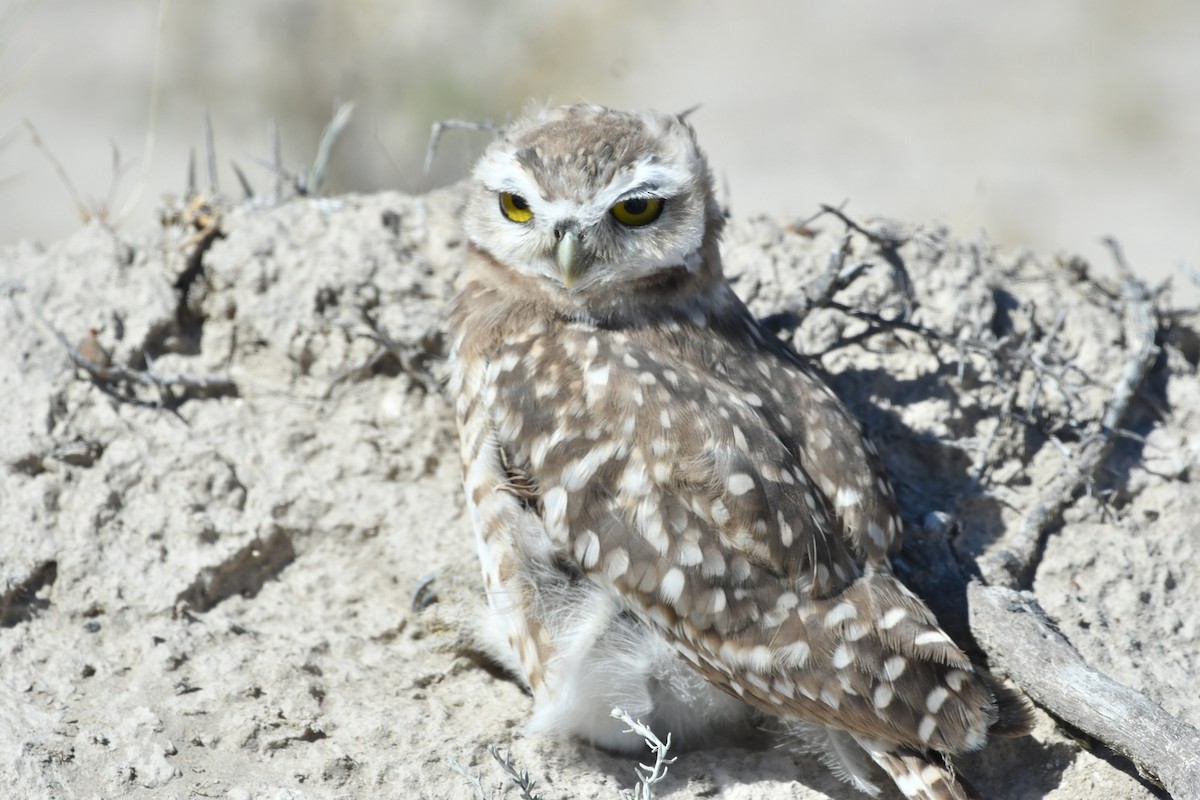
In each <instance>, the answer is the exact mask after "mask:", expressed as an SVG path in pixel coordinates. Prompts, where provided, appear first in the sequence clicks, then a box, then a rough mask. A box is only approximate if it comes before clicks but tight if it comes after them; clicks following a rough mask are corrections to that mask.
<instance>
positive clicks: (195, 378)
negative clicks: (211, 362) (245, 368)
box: [34, 309, 237, 395]
mask: <svg viewBox="0 0 1200 800" xmlns="http://www.w3.org/2000/svg"><path fill="white" fill-rule="evenodd" d="M34 313H35V314H37V317H38V319H40V320H41V321H42V324H43V325H45V326H46V329H47V330H49V331H50V333H52V334H54V338H56V339H58V342H59V344H61V345H62V346H63V349H64V350H66V351H67V355H68V356H70V358H71V361H72V362H73V363H74V364H75V366H76V367H78V368H79V369H81V370H83V371H84V372H86V373H87V374H88V375H89V376H90V377H91V378H92V380H94V381H95V382H97V383H99V384H113V383H126V384H135V385H139V386H150V387H154V388H155V389H157V390H158V391H159V392H160V393H165V392H166V390H168V389H172V388H180V389H183V390H184V391H187V392H192V393H195V394H199V395H213V394H228V393H236V392H237V384H236V383H235V382H234V380H233V379H232V378H229V377H227V376H224V375H185V374H182V373H174V374H171V373H166V374H164V373H160V372H157V371H156V370H155V369H154V365H153V363H152V362H150V360H149V358H147V367H146V369H144V370H135V369H129V368H128V367H123V366H120V365H106V364H103V363H101V362H97V361H93V360H92V359H90V358H87V357H86V356H85V355H84V354H83V353H82V352H80V349H79V348H78V347H76V346H75V345H73V344H71V342H70V341H69V340H68V339H67V337H66V335H64V334H63V332H62V331H60V330H59V329H58V328H56V327H54V325H52V324H51V323H50V321H49V320H48V319H46V318H45V317H44V316H43V315H42V313H41V312H40V311H38V310H37V309H34ZM102 360H103V359H102Z"/></svg>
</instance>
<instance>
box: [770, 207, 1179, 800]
mask: <svg viewBox="0 0 1200 800" xmlns="http://www.w3.org/2000/svg"><path fill="white" fill-rule="evenodd" d="M823 211H825V212H827V213H831V214H834V215H835V216H837V217H838V218H839V219H841V220H842V221H843V223H845V225H846V226H847V233H846V236H849V233H850V231H857V232H859V233H861V234H863V235H864V236H867V238H868V239H870V240H871V241H872V242H873V243H875V245H876V246H877V249H879V250H880V251H881V253H883V252H890V255H891V257H892V258H895V256H896V254H895V250H894V245H893V244H892V243H891V241H890V240H888V239H880V238H879V237H877V236H875V235H872V234H871V233H870V232H869V231H867V230H866V229H864V228H863V227H862V226H860V225H858V224H857V223H855V222H854V221H853V220H851V219H850V218H848V217H847V216H846V215H845V214H844V213H843V212H841V211H840V210H838V209H833V208H830V207H828V206H826V207H824V208H823ZM1107 243H1108V245H1109V247H1110V248H1111V250H1112V253H1113V257H1114V261H1115V262H1116V265H1117V268H1118V271H1119V274H1120V288H1119V291H1118V292H1115V293H1114V292H1111V291H1106V290H1104V289H1103V287H1100V286H1098V285H1097V286H1095V288H1096V289H1099V290H1100V294H1102V295H1103V296H1105V297H1107V298H1109V299H1110V300H1111V301H1113V302H1117V303H1119V304H1120V307H1121V312H1122V317H1123V319H1124V321H1125V335H1124V340H1125V342H1126V348H1125V355H1124V362H1123V366H1122V369H1121V372H1120V375H1119V377H1118V378H1117V381H1116V383H1115V384H1114V385H1112V387H1111V389H1110V390H1109V392H1108V399H1107V401H1106V403H1105V404H1104V409H1103V414H1102V415H1097V416H1096V417H1094V418H1092V419H1083V420H1080V419H1076V418H1075V409H1077V408H1079V407H1080V406H1083V405H1084V404H1083V403H1082V402H1081V401H1079V399H1078V395H1077V393H1076V391H1075V387H1076V385H1077V383H1076V382H1079V381H1082V382H1083V383H1085V384H1091V385H1101V384H1100V382H1099V381H1097V380H1096V379H1095V378H1093V377H1092V376H1090V375H1088V374H1086V373H1085V372H1083V371H1082V370H1080V369H1078V368H1077V367H1074V366H1073V365H1072V364H1071V363H1070V362H1069V360H1067V359H1065V358H1061V357H1059V356H1057V355H1056V353H1055V340H1056V339H1057V337H1058V336H1059V334H1060V333H1061V330H1062V327H1063V323H1064V319H1065V318H1064V315H1063V314H1059V315H1058V316H1057V317H1056V319H1055V322H1054V323H1053V324H1052V325H1051V326H1050V328H1049V329H1048V330H1047V331H1037V326H1036V323H1035V322H1034V320H1033V317H1032V314H1030V317H1029V319H1028V320H1027V321H1028V322H1029V323H1030V328H1029V330H1028V331H1027V333H1026V335H1024V336H1022V337H1019V338H1017V339H1014V338H1012V337H1003V338H996V337H994V336H993V337H991V338H990V340H989V339H987V338H984V337H982V336H981V335H980V333H979V331H976V332H975V334H974V335H968V336H963V335H959V336H951V335H949V334H946V333H942V332H940V331H937V330H934V329H931V328H928V327H926V326H924V325H920V324H918V323H914V322H912V321H911V320H909V319H907V318H906V316H905V315H901V316H899V317H897V318H894V319H890V318H885V317H883V316H882V315H880V314H879V313H877V312H873V311H864V310H861V309H858V308H854V307H851V306H847V305H845V304H842V303H839V302H837V301H836V300H834V296H835V295H836V294H837V293H838V292H839V291H841V290H842V289H844V288H846V287H847V286H849V285H850V283H851V282H853V280H854V278H855V277H857V276H858V275H859V274H861V273H862V271H863V270H862V269H861V268H857V269H854V270H847V269H845V267H844V266H843V261H844V254H845V253H847V252H848V250H847V246H846V238H845V237H843V240H842V245H841V247H840V248H838V250H837V251H835V254H834V257H833V258H831V261H830V266H829V268H828V269H827V270H826V273H825V275H824V276H823V277H822V278H821V279H819V280H818V281H817V282H816V285H815V287H814V291H813V292H812V293H811V294H810V297H811V298H812V299H811V300H809V301H808V304H807V305H806V307H805V308H803V309H798V310H793V311H789V312H785V315H786V316H787V318H789V319H798V318H800V317H801V316H802V315H803V314H805V313H808V312H809V311H811V310H813V309H816V308H824V309H829V310H833V311H836V312H839V313H842V314H844V315H846V316H849V317H852V318H854V319H857V320H860V321H863V322H866V323H867V324H868V328H867V330H866V331H864V332H861V333H858V334H855V335H854V336H852V337H845V339H843V340H842V341H839V342H838V343H836V344H835V345H834V347H841V346H846V345H847V344H860V343H862V342H865V341H867V340H868V339H870V338H871V337H873V336H875V335H877V334H882V333H889V334H892V335H895V334H897V333H898V332H906V333H911V334H916V335H918V336H920V337H921V338H923V339H924V340H925V341H926V342H927V343H928V345H929V347H930V350H931V352H933V354H934V356H935V358H938V361H939V362H940V361H941V359H940V357H939V356H938V352H939V349H940V348H943V347H945V348H952V349H953V350H954V351H955V353H956V354H957V357H958V359H959V377H960V379H961V376H962V364H963V359H964V356H965V353H966V352H971V353H973V354H976V355H979V356H982V357H984V358H986V359H988V360H990V361H991V362H992V364H993V367H994V370H995V376H996V377H995V379H994V383H995V384H996V385H997V386H1006V388H1005V389H1003V393H1002V395H1001V400H1000V402H999V404H998V406H996V407H995V408H996V419H995V422H994V426H993V427H992V429H991V430H990V432H989V434H988V436H987V437H986V439H985V440H984V441H983V442H982V444H981V449H980V451H979V452H978V453H977V456H976V459H975V462H974V476H975V479H976V481H980V480H982V478H983V477H984V474H985V472H986V466H987V464H988V463H989V459H990V456H991V452H990V451H991V449H992V447H993V442H994V440H995V438H996V436H997V434H998V432H999V431H1000V430H1001V429H1002V427H1003V426H1005V425H1009V424H1013V423H1014V422H1019V423H1023V424H1027V425H1028V424H1036V422H1037V420H1036V419H1035V417H1034V413H1035V407H1036V404H1037V402H1038V398H1039V396H1040V394H1041V392H1042V391H1043V388H1044V385H1045V383H1046V382H1047V381H1052V382H1053V383H1054V384H1055V385H1056V386H1057V387H1058V389H1059V391H1060V392H1061V394H1062V396H1063V399H1064V402H1065V405H1066V408H1067V412H1068V417H1069V420H1068V424H1070V425H1071V426H1072V427H1074V428H1075V429H1076V430H1077V432H1078V433H1079V444H1078V445H1077V446H1076V447H1075V448H1074V449H1073V450H1072V449H1070V448H1068V447H1067V446H1066V445H1065V444H1063V443H1062V442H1060V441H1058V440H1057V438H1056V437H1055V436H1054V432H1053V431H1044V433H1045V434H1046V435H1047V436H1048V437H1049V438H1050V439H1051V440H1052V441H1055V442H1056V443H1057V444H1058V445H1059V447H1060V449H1062V450H1063V451H1064V457H1065V461H1066V463H1065V465H1064V467H1063V470H1062V471H1061V473H1060V475H1059V477H1058V479H1057V480H1055V481H1054V482H1053V483H1052V484H1051V485H1050V486H1049V487H1048V488H1047V489H1046V491H1045V492H1043V493H1042V495H1041V496H1040V498H1039V499H1038V502H1037V503H1036V504H1035V505H1034V507H1033V510H1032V511H1030V512H1029V513H1028V514H1027V515H1026V516H1025V518H1024V520H1023V521H1022V523H1021V526H1020V528H1019V529H1018V530H1017V531H1016V532H1015V533H1013V534H1011V535H1010V536H1008V537H1007V539H1006V540H1004V541H1003V544H1002V546H1000V547H997V548H994V549H993V550H992V551H990V552H988V553H986V554H984V555H983V556H981V557H979V558H977V559H976V561H975V564H974V567H975V568H976V569H977V570H978V572H979V573H980V574H981V576H982V577H983V579H984V581H985V582H986V583H987V584H989V585H987V586H984V585H981V584H979V583H973V584H972V585H971V586H970V588H969V590H968V591H969V604H970V626H971V632H972V634H973V635H974V636H975V638H976V639H977V642H978V644H979V645H980V646H981V647H982V649H983V650H984V652H985V653H986V654H987V656H988V659H989V661H990V663H992V664H993V665H994V666H995V667H996V668H998V669H1000V670H1002V671H1003V672H1004V673H1005V674H1007V675H1008V676H1009V677H1010V678H1011V679H1012V680H1013V681H1014V682H1015V683H1017V684H1018V685H1019V686H1020V687H1021V688H1022V689H1023V690H1025V691H1026V693H1027V694H1029V695H1030V697H1031V698H1032V699H1033V700H1034V701H1035V702H1036V703H1038V705H1040V706H1041V707H1042V708H1044V709H1045V710H1046V711H1048V712H1049V713H1050V714H1051V715H1053V716H1054V717H1056V718H1058V719H1061V720H1063V721H1065V722H1067V723H1068V724H1070V725H1072V726H1074V727H1075V728H1077V729H1079V730H1081V731H1083V732H1084V733H1086V734H1087V735H1089V736H1092V737H1094V738H1095V739H1096V740H1097V741H1098V742H1100V743H1101V745H1103V747H1104V748H1108V749H1109V750H1110V751H1111V752H1116V753H1119V754H1121V755H1123V756H1125V757H1127V758H1129V759H1130V760H1131V761H1132V762H1133V764H1134V765H1135V767H1136V768H1137V769H1138V771H1139V772H1141V773H1142V774H1143V775H1146V776H1148V777H1149V778H1150V779H1151V780H1154V781H1156V782H1160V783H1161V785H1163V786H1164V787H1166V788H1167V789H1168V790H1169V791H1170V792H1171V793H1172V794H1173V796H1175V797H1178V798H1196V797H1200V790H1198V788H1197V787H1200V757H1197V755H1196V753H1197V752H1200V734H1198V733H1197V731H1196V730H1195V729H1194V728H1192V727H1191V726H1189V725H1186V724H1184V723H1182V722H1180V721H1179V720H1176V719H1175V718H1173V717H1172V716H1171V715H1170V714H1168V713H1167V712H1166V711H1164V710H1163V709H1162V708H1161V707H1159V706H1158V705H1157V704H1155V703H1154V702H1153V701H1151V700H1150V699H1149V698H1147V697H1146V696H1145V695H1143V694H1142V693H1140V692H1137V691H1135V690H1133V689H1130V688H1128V687H1125V686H1122V685H1120V684H1118V683H1116V682H1115V681H1113V680H1111V679H1110V678H1108V677H1107V676H1105V675H1103V674H1101V673H1099V672H1098V671H1096V670H1094V669H1092V668H1091V667H1089V666H1088V665H1087V664H1086V663H1085V662H1084V661H1083V659H1082V657H1081V656H1080V655H1079V654H1078V653H1077V652H1076V651H1075V649H1074V648H1073V647H1072V646H1071V645H1070V643H1069V642H1067V641H1066V639H1065V638H1063V637H1062V635H1061V634H1059V633H1058V632H1057V631H1056V630H1054V628H1053V626H1052V625H1051V624H1050V622H1049V621H1048V620H1047V619H1046V618H1045V616H1044V612H1042V611H1041V609H1040V607H1037V605H1036V603H1035V602H1031V601H1030V600H1029V599H1028V598H1027V597H1026V596H1024V595H1021V594H1019V593H1018V592H1017V590H1018V589H1020V588H1022V587H1024V586H1027V585H1028V582H1029V581H1030V580H1031V578H1032V575H1033V572H1034V570H1035V569H1036V567H1037V563H1038V560H1039V559H1040V557H1041V554H1042V550H1043V546H1044V542H1045V537H1046V536H1047V535H1048V534H1049V532H1050V531H1051V530H1052V529H1053V528H1054V527H1055V526H1057V525H1059V524H1061V521H1062V517H1063V513H1064V512H1065V511H1066V510H1067V509H1068V508H1069V507H1070V506H1071V505H1072V504H1073V503H1074V502H1075V501H1076V500H1077V499H1078V497H1079V496H1080V495H1081V494H1083V493H1084V492H1085V491H1087V490H1089V489H1090V488H1091V487H1092V486H1093V485H1094V484H1095V483H1096V482H1097V479H1098V475H1099V474H1100V471H1101V469H1102V468H1103V466H1104V463H1105V461H1106V460H1107V458H1108V456H1109V454H1110V453H1111V451H1112V448H1113V445H1114V443H1115V442H1116V440H1117V439H1118V438H1119V437H1120V436H1121V435H1122V433H1123V431H1122V426H1123V425H1124V424H1125V423H1126V420H1127V417H1128V415H1129V412H1130V408H1131V405H1132V404H1133V402H1134V400H1135V399H1136V398H1137V396H1138V395H1139V393H1140V392H1141V391H1142V389H1143V388H1144V385H1145V382H1146V380H1147V378H1148V376H1149V374H1150V371H1151V369H1152V367H1153V366H1154V364H1155V362H1156V360H1157V358H1158V355H1159V348H1158V346H1157V345H1156V343H1155V342H1156V339H1157V337H1158V334H1159V329H1160V325H1161V324H1162V321H1161V320H1160V319H1159V318H1158V316H1157V310H1156V307H1155V304H1154V300H1153V296H1152V295H1151V292H1150V291H1149V290H1148V288H1147V287H1146V285H1145V284H1144V283H1142V282H1141V281H1139V280H1138V279H1137V278H1135V277H1134V275H1133V274H1132V272H1131V270H1130V269H1129V267H1128V265H1127V264H1126V263H1125V260H1124V258H1123V256H1122V254H1121V251H1120V249H1119V247H1118V245H1117V243H1116V242H1115V241H1113V240H1108V242H1107ZM839 254H843V255H841V256H839ZM888 260H889V263H891V258H889V259H888ZM856 267H857V265H856ZM842 276H846V277H845V278H843V277H842ZM1080 277H1081V279H1086V278H1085V276H1080ZM1087 280H1091V279H1087ZM1035 331H1036V332H1037V333H1038V334H1043V335H1042V337H1041V341H1040V343H1039V344H1038V345H1037V346H1036V347H1035V346H1034V343H1035V340H1036V339H1037V337H1035V336H1034V333H1035ZM847 340H850V341H847ZM831 349H832V348H831ZM1022 373H1030V374H1031V375H1032V376H1033V381H1032V386H1031V388H1030V390H1029V398H1028V399H1027V400H1026V402H1025V406H1026V407H1025V409H1024V415H1023V417H1021V416H1018V414H1017V413H1016V408H1015V406H1016V398H1017V395H1018V392H1019V387H1020V378H1021V376H1022Z"/></svg>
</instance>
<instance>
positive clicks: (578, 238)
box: [465, 106, 723, 304]
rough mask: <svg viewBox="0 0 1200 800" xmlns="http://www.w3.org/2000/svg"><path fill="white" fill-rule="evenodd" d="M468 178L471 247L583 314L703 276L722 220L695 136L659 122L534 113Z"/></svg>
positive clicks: (670, 120) (591, 112)
mask: <svg viewBox="0 0 1200 800" xmlns="http://www.w3.org/2000/svg"><path fill="white" fill-rule="evenodd" d="M473 177H474V179H475V184H474V186H475V190H476V191H475V193H474V194H473V195H472V200H471V203H472V206H471V211H469V212H468V213H467V214H466V217H465V219H466V223H467V224H466V227H467V233H468V236H469V237H470V238H471V241H472V242H473V243H474V244H475V245H477V246H478V247H480V248H481V249H483V250H485V251H486V252H488V253H489V254H490V255H491V256H493V257H494V258H495V259H496V260H497V261H499V262H501V263H502V264H504V265H505V266H506V267H508V268H510V269H512V270H514V271H515V272H517V273H521V274H524V275H526V276H529V277H532V278H536V279H538V280H540V281H542V282H545V283H546V284H548V285H549V287H551V288H552V289H554V290H557V291H559V292H564V293H565V294H567V295H569V296H570V297H571V299H572V302H576V303H580V304H593V303H602V304H603V303H610V302H616V301H618V300H620V299H621V298H624V300H625V301H628V300H630V299H632V298H636V297H638V296H641V295H643V294H644V293H645V291H646V289H647V288H648V287H651V286H654V285H657V284H658V283H659V282H661V281H663V280H667V279H670V280H674V279H676V278H677V277H678V276H680V275H681V274H684V275H686V274H693V275H694V274H698V273H699V272H700V271H701V268H702V264H703V263H704V259H703V256H702V248H703V247H704V246H705V243H706V242H707V241H708V240H709V238H710V236H715V235H719V232H720V228H721V223H722V221H723V220H722V218H721V213H720V209H719V207H718V206H717V205H716V203H715V201H714V200H713V198H712V191H711V177H710V175H709V173H708V168H707V165H706V163H705V161H704V157H703V155H702V154H701V153H700V151H699V150H698V148H697V147H696V145H695V141H694V138H693V136H692V133H691V130H690V128H688V127H687V126H686V124H685V123H683V122H682V121H681V120H680V119H679V118H677V117H673V116H670V115H660V114H656V113H654V112H645V113H641V112H617V111H612V110H607V109H601V108H597V107H577V106H572V107H568V108H564V109H558V110H552V111H547V112H544V113H541V114H535V115H533V116H531V117H530V118H528V119H526V120H522V121H520V122H518V123H516V124H515V125H514V126H513V128H512V129H511V130H510V131H509V132H508V133H507V134H506V136H505V137H504V138H502V139H499V140H497V141H496V142H495V143H493V144H492V145H491V146H490V147H489V148H488V150H487V151H486V152H485V153H484V156H483V157H482V158H481V159H480V161H479V163H478V164H477V165H476V167H475V170H474V173H473ZM709 269H710V270H713V269H715V270H717V271H719V269H720V267H719V263H718V264H715V265H714V266H713V267H710V268H709Z"/></svg>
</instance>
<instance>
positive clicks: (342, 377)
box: [325, 306, 444, 398]
mask: <svg viewBox="0 0 1200 800" xmlns="http://www.w3.org/2000/svg"><path fill="white" fill-rule="evenodd" d="M355 312H356V314H357V320H356V321H358V322H361V323H362V324H363V325H364V326H365V327H366V331H361V332H358V333H357V334H355V335H357V336H361V337H363V338H365V339H370V340H371V341H372V342H374V343H375V344H376V349H375V351H374V352H373V353H371V355H369V356H367V357H366V358H365V359H364V360H363V361H362V362H360V363H358V364H354V365H351V366H349V367H346V368H345V369H342V370H340V371H338V373H337V374H336V375H334V377H333V380H332V381H330V383H329V387H328V388H327V389H326V390H325V397H327V398H328V397H329V396H331V395H332V393H333V390H334V389H335V388H337V386H338V385H339V384H340V383H342V382H343V381H346V380H349V379H354V380H359V379H361V378H363V377H365V376H368V375H371V374H373V373H374V372H375V370H376V368H377V367H378V366H379V364H380V363H381V362H382V361H383V360H384V359H385V358H388V357H392V358H394V359H395V360H396V362H397V364H399V367H400V372H402V373H404V374H405V375H407V376H408V377H409V379H410V380H411V381H412V382H413V383H414V384H415V385H417V386H419V387H421V388H422V389H424V390H426V391H429V390H430V389H438V390H441V389H442V388H443V383H444V381H443V380H442V379H441V378H440V377H439V376H438V375H437V374H436V371H435V369H434V365H433V364H432V363H431V362H432V361H436V360H439V359H441V358H442V353H441V349H442V336H443V334H442V332H441V331H440V330H430V331H426V332H425V334H424V335H422V336H421V338H420V339H419V340H418V341H415V342H400V341H397V340H396V339H394V338H392V335H391V333H390V332H389V331H388V329H387V327H385V326H384V324H383V323H382V322H380V321H379V320H378V319H376V318H375V316H374V315H373V314H371V312H370V311H369V310H368V309H366V308H364V307H363V306H355ZM339 324H341V325H342V326H343V327H345V328H349V327H351V325H352V324H353V323H348V322H343V323H339Z"/></svg>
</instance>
